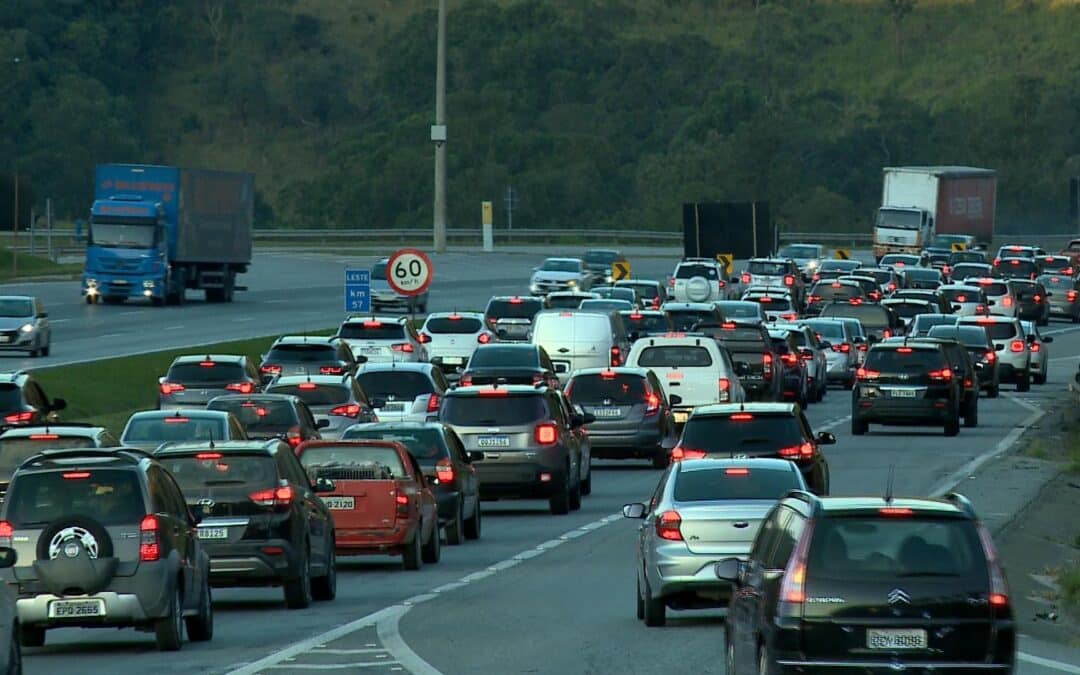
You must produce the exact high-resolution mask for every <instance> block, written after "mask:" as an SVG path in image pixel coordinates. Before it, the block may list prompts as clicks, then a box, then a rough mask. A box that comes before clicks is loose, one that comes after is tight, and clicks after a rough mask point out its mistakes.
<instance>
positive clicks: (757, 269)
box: [746, 260, 788, 277]
mask: <svg viewBox="0 0 1080 675" xmlns="http://www.w3.org/2000/svg"><path fill="white" fill-rule="evenodd" d="M746 270H747V271H748V272H750V274H761V275H764V276H771V277H779V276H783V275H785V274H787V273H788V265H787V263H783V262H764V261H760V260H754V261H751V262H750V263H749V264H747V266H746Z"/></svg>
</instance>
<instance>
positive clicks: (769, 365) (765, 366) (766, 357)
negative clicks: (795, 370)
mask: <svg viewBox="0 0 1080 675" xmlns="http://www.w3.org/2000/svg"><path fill="white" fill-rule="evenodd" d="M772 369H773V355H772V354H769V353H767V352H766V353H765V354H762V355H761V375H762V377H764V378H765V379H766V380H770V379H772V374H773V373H772Z"/></svg>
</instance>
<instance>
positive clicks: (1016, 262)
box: [1009, 260, 1020, 267]
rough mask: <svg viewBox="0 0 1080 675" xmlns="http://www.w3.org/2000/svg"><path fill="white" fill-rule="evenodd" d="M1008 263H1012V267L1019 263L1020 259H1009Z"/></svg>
mask: <svg viewBox="0 0 1080 675" xmlns="http://www.w3.org/2000/svg"><path fill="white" fill-rule="evenodd" d="M1009 264H1010V265H1012V266H1013V267H1016V266H1017V265H1019V264H1020V261H1019V260H1010V261H1009Z"/></svg>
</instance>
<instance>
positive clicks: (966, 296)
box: [941, 288, 982, 302]
mask: <svg viewBox="0 0 1080 675" xmlns="http://www.w3.org/2000/svg"><path fill="white" fill-rule="evenodd" d="M941 293H942V295H944V296H945V299H946V300H948V301H949V302H980V301H981V300H982V298H980V297H979V292H978V291H965V290H964V289H962V288H946V289H942V291H941Z"/></svg>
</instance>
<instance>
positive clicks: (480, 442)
mask: <svg viewBox="0 0 1080 675" xmlns="http://www.w3.org/2000/svg"><path fill="white" fill-rule="evenodd" d="M476 445H477V447H480V448H509V447H510V437H509V436H481V437H480V438H478V439H476Z"/></svg>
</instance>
